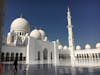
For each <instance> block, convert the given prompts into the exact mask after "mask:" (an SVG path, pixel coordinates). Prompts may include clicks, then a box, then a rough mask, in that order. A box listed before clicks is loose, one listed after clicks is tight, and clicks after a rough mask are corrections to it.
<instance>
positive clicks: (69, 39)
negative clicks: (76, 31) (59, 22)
mask: <svg viewBox="0 0 100 75" xmlns="http://www.w3.org/2000/svg"><path fill="white" fill-rule="evenodd" d="M67 20H68V26H67V28H68V42H69V50H70V57H71V65H72V66H74V65H75V64H74V61H75V57H74V38H73V31H72V28H73V26H72V23H71V15H70V9H69V7H68V12H67Z"/></svg>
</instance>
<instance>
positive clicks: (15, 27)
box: [11, 18, 30, 32]
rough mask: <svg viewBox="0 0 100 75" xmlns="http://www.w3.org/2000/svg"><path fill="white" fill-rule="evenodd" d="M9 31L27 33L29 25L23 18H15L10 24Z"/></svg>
mask: <svg viewBox="0 0 100 75" xmlns="http://www.w3.org/2000/svg"><path fill="white" fill-rule="evenodd" d="M11 31H23V32H29V31H30V27H29V23H28V21H27V20H26V19H24V18H17V19H15V20H14V21H13V22H12V23H11Z"/></svg>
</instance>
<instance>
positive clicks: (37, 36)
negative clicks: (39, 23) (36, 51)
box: [30, 29, 41, 39]
mask: <svg viewBox="0 0 100 75" xmlns="http://www.w3.org/2000/svg"><path fill="white" fill-rule="evenodd" d="M30 36H31V37H34V38H35V39H41V34H40V32H39V31H38V30H37V29H34V30H33V31H32V32H31V33H30Z"/></svg>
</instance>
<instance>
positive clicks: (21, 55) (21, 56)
mask: <svg viewBox="0 0 100 75" xmlns="http://www.w3.org/2000/svg"><path fill="white" fill-rule="evenodd" d="M22 58H23V54H22V53H20V61H22V60H23V59H22Z"/></svg>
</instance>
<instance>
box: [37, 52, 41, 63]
mask: <svg viewBox="0 0 100 75" xmlns="http://www.w3.org/2000/svg"><path fill="white" fill-rule="evenodd" d="M40 57H41V56H40V51H38V58H37V60H38V61H39V60H40Z"/></svg>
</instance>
